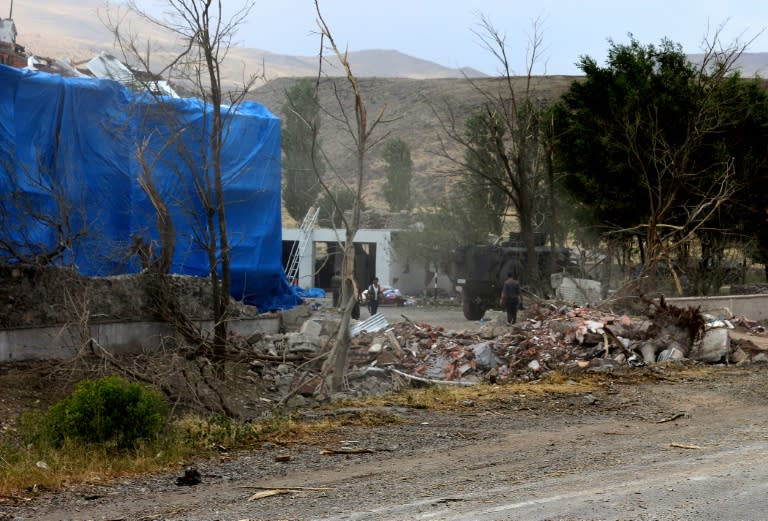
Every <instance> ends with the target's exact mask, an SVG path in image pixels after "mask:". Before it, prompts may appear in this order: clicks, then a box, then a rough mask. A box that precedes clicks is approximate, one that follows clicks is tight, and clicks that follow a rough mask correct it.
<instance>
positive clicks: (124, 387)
mask: <svg viewBox="0 0 768 521" xmlns="http://www.w3.org/2000/svg"><path fill="white" fill-rule="evenodd" d="M167 418H168V404H167V403H166V402H165V400H163V397H162V395H161V394H160V393H159V392H157V391H154V390H152V389H149V388H147V387H144V386H142V385H140V384H137V383H133V382H129V381H127V380H125V379H123V378H120V377H118V376H108V377H105V378H102V379H100V380H96V381H93V380H84V381H82V382H80V383H79V384H78V385H77V387H76V388H75V391H74V392H73V393H72V394H71V395H70V396H68V397H67V398H65V399H63V400H61V401H60V402H57V403H55V404H54V405H53V406H51V408H50V409H48V412H47V413H46V414H45V415H44V416H43V419H42V424H41V431H40V435H41V437H42V438H44V439H46V440H47V441H49V442H50V443H51V444H52V445H54V446H56V447H60V446H61V445H62V444H63V443H64V441H65V440H67V439H72V440H76V441H82V442H86V443H110V442H111V443H115V444H116V445H117V447H119V448H128V447H134V446H136V443H137V442H138V441H139V440H142V439H151V438H154V437H156V436H157V435H158V434H159V433H160V432H161V431H162V429H163V427H164V426H165V425H166V422H167Z"/></svg>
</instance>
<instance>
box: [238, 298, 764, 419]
mask: <svg viewBox="0 0 768 521" xmlns="http://www.w3.org/2000/svg"><path fill="white" fill-rule="evenodd" d="M637 307H638V306H635V308H637ZM640 308H641V309H642V312H639V313H637V312H636V313H632V314H627V313H624V312H620V313H617V312H613V311H611V310H610V309H607V308H602V307H600V308H596V307H589V306H585V307H579V306H573V305H565V304H558V303H556V302H553V301H547V302H542V303H539V304H538V305H536V306H533V307H532V308H531V309H529V310H528V311H527V313H526V318H525V319H524V320H523V321H522V322H520V323H518V324H514V325H508V324H507V323H506V320H505V316H504V314H503V313H496V312H488V313H487V314H486V317H487V318H488V320H485V321H482V323H479V324H478V329H477V330H469V329H467V330H449V329H446V328H443V327H435V326H431V325H429V324H425V323H419V322H414V321H411V320H408V319H407V314H405V313H407V311H406V312H405V313H404V314H403V315H402V316H403V317H404V318H405V319H406V320H404V321H403V322H398V323H396V324H388V323H387V322H386V320H385V319H384V318H383V317H381V316H374V317H371V318H369V319H367V320H366V321H364V322H359V323H357V324H355V325H354V326H353V338H352V352H351V354H350V365H351V369H350V372H349V375H348V387H349V390H348V392H346V393H342V395H341V396H339V397H345V396H365V395H375V394H381V393H385V392H389V391H396V390H399V389H402V388H403V387H408V386H416V385H424V384H440V385H443V384H444V385H474V384H477V383H480V382H483V381H489V382H492V383H497V382H498V383H501V382H506V381H535V380H538V379H541V378H543V377H545V376H547V375H550V374H552V373H554V372H560V373H564V374H571V373H574V372H579V371H602V372H610V371H614V370H616V369H619V368H627V369H631V368H632V367H642V366H646V365H650V364H659V363H665V362H668V363H674V362H677V361H683V360H688V361H692V362H695V363H707V364H717V363H723V364H736V363H749V362H766V361H768V351H766V349H765V348H762V347H760V346H759V345H758V344H757V343H755V342H754V341H752V340H750V336H751V337H752V338H759V337H761V336H763V335H765V329H764V328H763V327H762V326H761V325H760V324H758V323H756V322H754V321H751V320H749V319H748V318H746V317H732V316H728V317H725V316H714V315H709V314H705V313H701V312H700V311H699V309H698V308H691V307H686V308H678V307H675V306H671V305H668V304H667V302H666V301H665V300H664V298H661V299H659V300H652V299H647V298H646V299H642V300H641V301H640ZM339 322H340V321H339V317H338V316H336V315H334V314H333V313H330V312H328V311H320V312H315V313H314V314H313V315H312V316H309V317H306V319H305V320H304V321H303V322H302V323H301V326H300V329H299V330H298V331H295V332H288V333H285V334H282V335H277V336H263V337H261V338H258V339H251V347H252V348H253V350H254V351H255V353H256V358H255V360H254V361H253V363H252V370H253V371H256V372H257V373H258V375H259V377H260V378H262V379H263V380H264V381H265V382H267V384H268V388H269V389H270V390H272V391H273V392H274V396H273V399H274V400H281V399H284V398H285V397H286V396H289V395H290V399H289V400H285V401H286V402H287V403H288V404H289V405H302V406H303V405H307V404H308V403H307V401H308V400H313V399H315V400H321V401H322V400H327V399H334V398H337V397H332V396H327V395H325V394H324V393H325V389H326V387H325V386H323V385H322V384H323V382H322V380H321V377H320V367H321V365H322V359H323V354H324V353H327V352H328V351H329V350H330V348H331V346H332V342H333V339H334V338H335V335H336V332H337V330H338V327H339ZM366 327H368V329H366ZM732 333H733V337H732Z"/></svg>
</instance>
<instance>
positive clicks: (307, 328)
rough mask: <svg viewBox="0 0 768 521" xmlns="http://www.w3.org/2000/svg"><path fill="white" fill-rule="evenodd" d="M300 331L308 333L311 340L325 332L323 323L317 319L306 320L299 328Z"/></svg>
mask: <svg viewBox="0 0 768 521" xmlns="http://www.w3.org/2000/svg"><path fill="white" fill-rule="evenodd" d="M299 332H300V333H303V334H304V335H306V337H307V338H308V339H309V341H310V342H312V339H313V338H317V337H319V336H320V335H322V334H323V325H322V324H321V323H320V322H318V321H316V320H305V321H304V323H303V324H302V325H301V328H300V329H299Z"/></svg>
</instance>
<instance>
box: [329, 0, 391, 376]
mask: <svg viewBox="0 0 768 521" xmlns="http://www.w3.org/2000/svg"><path fill="white" fill-rule="evenodd" d="M315 11H316V13H317V24H318V27H319V29H320V61H319V65H320V66H319V68H318V78H317V83H316V86H318V87H319V85H320V78H321V77H322V76H323V65H324V63H325V57H324V51H325V50H326V45H327V48H328V49H329V50H330V52H331V53H332V54H333V55H334V56H335V57H336V58H337V59H338V60H339V62H340V63H341V66H342V68H343V70H344V74H345V76H344V80H345V82H346V86H347V87H348V88H349V89H350V90H351V97H352V100H351V101H347V99H348V98H347V97H345V94H344V92H342V88H341V86H340V85H338V84H337V83H336V81H335V80H331V88H332V89H333V92H334V94H335V99H336V102H337V110H336V111H330V110H328V108H326V109H324V110H325V111H326V113H327V114H328V115H329V116H330V117H331V118H333V119H335V121H337V122H338V123H339V124H340V125H341V126H342V128H344V131H345V132H346V134H347V135H348V136H349V139H350V140H351V142H352V147H351V148H352V150H353V152H354V156H355V160H354V165H355V166H354V179H353V180H352V182H351V183H349V182H347V181H346V180H343V179H339V181H340V182H341V183H342V184H343V186H344V187H345V188H346V189H347V190H350V191H351V192H353V193H354V195H355V197H354V201H353V205H352V211H351V212H350V213H346V212H344V211H343V208H341V206H340V205H339V202H338V201H337V200H336V198H335V192H334V190H333V186H332V185H331V183H330V182H329V180H328V179H326V178H323V177H322V176H318V179H319V181H320V184H321V186H322V187H323V190H324V191H325V193H326V195H327V196H328V197H329V198H330V199H331V200H332V201H333V205H334V206H335V208H336V212H337V214H338V215H339V216H340V217H341V220H342V223H343V226H344V231H345V236H344V239H343V251H344V270H343V278H344V283H343V285H342V293H341V302H342V308H343V315H342V322H341V325H340V328H339V333H338V338H337V341H336V344H335V346H334V348H333V350H332V351H331V355H330V356H329V358H328V361H327V363H326V366H325V368H324V373H325V374H328V372H329V371H332V378H331V388H332V390H334V391H338V390H341V388H342V386H343V382H344V380H343V378H344V374H345V372H346V367H347V357H348V354H349V347H350V334H349V322H350V318H351V315H352V310H353V308H354V305H355V303H356V302H357V299H358V296H359V295H358V288H357V283H356V280H355V244H354V240H355V234H356V233H357V231H358V229H359V228H360V207H361V204H362V201H363V190H364V188H365V184H366V171H367V164H366V156H367V154H368V152H369V151H370V150H371V149H372V148H373V147H375V146H376V145H377V144H379V143H380V142H381V141H382V140H383V139H385V138H386V134H384V135H382V136H380V137H374V131H375V130H376V129H377V127H378V126H379V125H380V124H381V123H383V122H384V110H385V108H384V107H382V108H381V109H380V110H379V112H378V114H377V115H376V116H375V117H374V118H373V119H372V120H369V119H368V110H367V106H366V103H365V101H364V99H363V93H362V90H361V88H360V83H359V82H358V79H357V77H356V76H355V75H354V73H353V72H352V67H351V66H350V63H349V60H348V57H347V53H346V51H344V52H342V51H341V49H340V48H339V46H338V45H337V43H336V40H335V39H334V37H333V34H332V32H331V30H330V27H329V26H328V24H327V23H326V21H325V19H324V18H323V16H322V13H321V12H320V5H319V2H318V0H315ZM350 105H351V106H350ZM315 135H316V134H315ZM325 158H326V161H327V162H328V163H329V164H330V165H331V166H332V165H333V162H332V161H330V160H329V158H328V157H327V156H325ZM331 170H334V169H333V168H331ZM315 172H316V173H317V172H320V169H319V168H315Z"/></svg>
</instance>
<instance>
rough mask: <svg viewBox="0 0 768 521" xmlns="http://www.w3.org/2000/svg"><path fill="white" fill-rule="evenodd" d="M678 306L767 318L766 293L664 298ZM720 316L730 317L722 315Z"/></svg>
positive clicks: (752, 317)
mask: <svg viewBox="0 0 768 521" xmlns="http://www.w3.org/2000/svg"><path fill="white" fill-rule="evenodd" d="M666 300H667V302H668V303H670V304H673V305H675V306H678V307H686V306H700V307H701V310H702V311H711V312H713V314H717V315H721V314H730V315H731V316H743V317H746V318H749V319H751V320H758V321H762V320H768V295H715V296H711V297H678V298H668V299H666ZM722 318H731V317H730V316H723V317H722Z"/></svg>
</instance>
